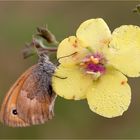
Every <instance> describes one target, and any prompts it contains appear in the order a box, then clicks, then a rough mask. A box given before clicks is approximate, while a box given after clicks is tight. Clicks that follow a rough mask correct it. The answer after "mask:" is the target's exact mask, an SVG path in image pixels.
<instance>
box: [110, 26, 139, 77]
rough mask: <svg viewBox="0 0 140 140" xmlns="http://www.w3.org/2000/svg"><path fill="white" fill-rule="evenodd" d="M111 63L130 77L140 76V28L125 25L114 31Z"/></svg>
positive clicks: (111, 45) (111, 44)
mask: <svg viewBox="0 0 140 140" xmlns="http://www.w3.org/2000/svg"><path fill="white" fill-rule="evenodd" d="M109 47H110V48H109V49H110V54H109V56H108V57H109V58H108V59H109V63H110V64H111V65H113V66H114V67H115V68H117V69H118V70H120V71H121V72H122V73H124V74H126V75H127V76H130V77H137V76H140V27H138V26H133V25H124V26H121V27H119V28H117V29H115V30H114V32H113V36H112V41H111V42H110V44H109Z"/></svg>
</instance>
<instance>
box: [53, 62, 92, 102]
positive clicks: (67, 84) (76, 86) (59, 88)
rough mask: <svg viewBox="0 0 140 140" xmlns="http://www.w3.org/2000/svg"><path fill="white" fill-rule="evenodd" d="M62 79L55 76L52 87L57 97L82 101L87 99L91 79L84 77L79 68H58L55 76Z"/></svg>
mask: <svg viewBox="0 0 140 140" xmlns="http://www.w3.org/2000/svg"><path fill="white" fill-rule="evenodd" d="M54 75H57V76H59V77H61V78H64V77H66V79H61V78H57V77H55V76H53V78H52V86H53V89H54V91H55V92H56V94H57V95H59V96H61V97H64V98H65V99H74V100H80V99H84V98H85V97H86V92H87V88H88V87H89V86H90V85H91V83H92V79H91V77H89V76H87V75H84V74H83V73H82V72H81V71H80V69H79V68H78V67H76V66H75V67H69V68H66V67H64V66H62V65H60V66H59V67H58V69H57V70H56V72H55V74H54Z"/></svg>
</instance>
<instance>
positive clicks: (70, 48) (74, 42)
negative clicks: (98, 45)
mask: <svg viewBox="0 0 140 140" xmlns="http://www.w3.org/2000/svg"><path fill="white" fill-rule="evenodd" d="M85 47H86V46H85V45H84V43H83V42H81V41H80V40H79V39H77V38H76V37H75V36H70V37H69V38H66V39H64V40H63V41H62V42H61V43H60V44H59V46H58V51H57V58H58V60H59V62H60V63H61V64H62V65H64V66H71V65H75V64H76V63H79V61H80V60H81V58H82V57H84V56H85V55H86V54H87V51H89V50H88V49H86V48H85Z"/></svg>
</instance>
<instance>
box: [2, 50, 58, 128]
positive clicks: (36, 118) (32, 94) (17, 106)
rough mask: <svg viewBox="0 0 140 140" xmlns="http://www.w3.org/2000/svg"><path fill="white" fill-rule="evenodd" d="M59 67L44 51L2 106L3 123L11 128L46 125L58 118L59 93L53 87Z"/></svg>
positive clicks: (17, 82) (22, 76)
mask: <svg viewBox="0 0 140 140" xmlns="http://www.w3.org/2000/svg"><path fill="white" fill-rule="evenodd" d="M54 71H55V65H54V64H53V63H52V62H50V61H49V57H48V55H47V54H46V53H44V52H43V51H42V52H40V53H39V61H38V63H37V64H35V65H34V66H31V67H30V68H29V69H28V70H27V71H25V72H24V73H23V74H22V75H21V76H20V77H19V79H18V80H17V81H16V82H15V84H14V85H13V86H12V87H11V88H10V90H9V91H8V93H7V94H6V97H5V99H4V101H3V103H2V106H1V110H0V120H1V122H2V123H4V124H6V125H8V126H11V127H26V126H30V125H36V124H42V123H44V122H46V121H48V120H51V119H52V118H53V116H54V111H53V110H54V103H55V99H56V94H55V93H54V91H53V89H52V86H51V79H52V75H53V73H54Z"/></svg>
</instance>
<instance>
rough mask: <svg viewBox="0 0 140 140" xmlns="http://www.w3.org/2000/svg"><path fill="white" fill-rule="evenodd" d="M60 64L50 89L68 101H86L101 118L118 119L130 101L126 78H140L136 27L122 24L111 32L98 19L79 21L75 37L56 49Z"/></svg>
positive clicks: (139, 39)
mask: <svg viewBox="0 0 140 140" xmlns="http://www.w3.org/2000/svg"><path fill="white" fill-rule="evenodd" d="M57 59H58V61H59V63H60V65H59V66H58V67H57V69H56V71H55V73H54V75H57V76H59V77H66V78H65V79H60V78H57V77H56V76H54V77H53V78H52V86H53V89H54V91H55V92H56V94H57V95H59V96H61V97H63V98H65V99H70V100H82V99H86V100H87V102H88V105H89V108H90V109H91V110H92V111H93V112H95V113H97V114H99V115H101V116H104V117H107V118H113V117H117V116H121V115H122V114H123V112H124V111H126V110H127V109H128V107H129V105H130V102H131V88H130V86H129V84H128V83H127V82H128V79H127V77H139V76H140V27H139V26H134V25H122V26H120V27H119V28H116V29H115V30H114V31H113V32H112V33H111V31H110V29H109V27H108V26H107V24H106V22H105V21H104V20H103V19H102V18H96V19H89V20H87V21H85V22H83V23H82V24H81V25H80V27H79V28H78V29H77V31H76V36H70V37H68V38H66V39H64V40H63V41H62V42H61V43H60V44H59V46H58V50H57Z"/></svg>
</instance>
